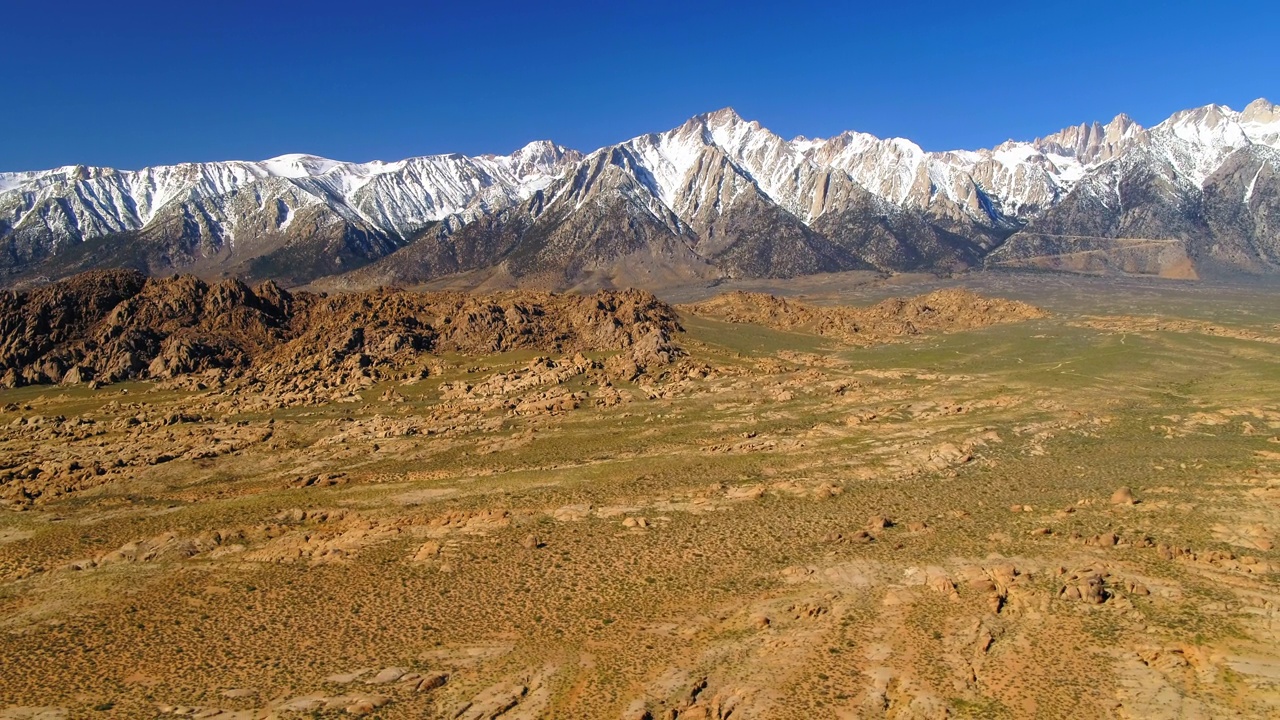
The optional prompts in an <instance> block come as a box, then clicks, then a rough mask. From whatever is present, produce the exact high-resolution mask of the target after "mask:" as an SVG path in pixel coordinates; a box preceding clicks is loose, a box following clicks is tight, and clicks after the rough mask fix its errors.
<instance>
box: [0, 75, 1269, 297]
mask: <svg viewBox="0 0 1280 720" xmlns="http://www.w3.org/2000/svg"><path fill="white" fill-rule="evenodd" d="M1278 159H1280V108H1277V107H1276V106H1275V105H1272V104H1271V103H1269V102H1267V101H1265V100H1257V101H1254V102H1253V103H1250V104H1249V105H1248V106H1247V107H1246V108H1244V110H1242V111H1239V112H1237V111H1234V110H1231V109H1230V108H1227V107H1224V106H1220V105H1208V106H1205V107H1201V108H1196V109H1192V110H1186V111H1183V112H1179V113H1176V114H1175V115H1173V116H1172V117H1170V118H1169V119H1167V120H1165V121H1164V122H1162V123H1160V124H1158V125H1156V126H1155V127H1152V128H1149V129H1148V128H1143V127H1141V126H1139V125H1138V124H1137V123H1135V122H1134V121H1133V120H1131V119H1129V118H1128V117H1126V116H1124V115H1121V116H1118V117H1116V118H1115V119H1114V120H1112V121H1111V122H1109V123H1107V124H1105V125H1102V124H1099V123H1093V124H1090V125H1079V126H1076V127H1071V128H1067V129H1064V130H1062V131H1060V132H1057V133H1054V134H1052V135H1049V136H1046V137H1042V138H1038V139H1036V140H1032V141H1029V142H1023V141H1009V142H1006V143H1003V144H1001V145H999V146H997V147H995V148H991V149H982V150H957V151H949V152H926V151H924V150H923V149H921V148H920V146H919V145H917V144H915V143H913V142H911V141H909V140H905V139H901V138H890V139H881V138H877V137H874V136H871V135H868V134H865V133H858V132H845V133H842V134H840V135H837V136H835V137H832V138H828V139H811V138H805V137H797V138H795V139H792V140H786V139H784V138H782V137H779V136H778V135H776V134H774V133H773V132H771V131H769V130H768V129H767V128H764V127H762V126H761V125H760V124H759V123H757V122H752V121H746V120H744V119H742V118H740V117H739V116H738V115H737V114H736V113H735V112H734V111H733V110H731V109H724V110H719V111H716V112H713V113H709V114H705V115H699V116H697V117H694V118H692V119H690V120H689V121H687V122H686V123H684V124H683V125H681V126H680V127H678V128H674V129H672V130H668V131H666V132H661V133H654V134H649V135H643V136H640V137H636V138H632V139H631V140H628V141H626V142H623V143H620V144H618V145H613V146H609V147H605V148H601V149H599V150H596V151H594V152H592V153H590V154H588V155H583V154H582V153H579V152H577V151H574V150H569V149H566V148H563V147H560V146H558V145H555V144H554V143H551V142H547V141H540V142H534V143H530V144H529V145H527V146H525V147H523V148H521V149H520V150H517V151H516V152H514V153H512V154H511V155H505V156H493V155H488V156H480V157H467V156H463V155H457V154H452V155H436V156H430V157H419V158H410V159H407V160H400V161H397V162H380V161H375V162H370V163H346V162H338V161H334V160H328V159H325V158H320V157H315V156H311V155H284V156H280V157H277V158H272V159H270V160H265V161H261V162H241V161H232V162H211V163H188V164H180V165H171V166H159V167H150V168H143V169H141V170H136V171H129V170H115V169H111V168H98V167H85V166H69V167H62V168H56V169H52V170H43V171H34V172H11V173H0V248H3V252H0V270H3V271H7V273H8V276H9V278H10V282H23V281H25V280H28V279H33V278H35V279H44V278H48V277H53V276H57V275H59V274H62V273H65V272H71V271H75V270H80V269H85V268H87V267H97V266H103V265H110V264H116V265H119V264H125V265H133V266H138V267H141V268H142V269H145V270H148V271H151V272H167V271H173V270H179V269H190V270H192V271H195V272H197V273H204V274H214V275H217V274H232V275H244V276H272V277H277V278H279V279H283V280H285V281H288V282H306V281H310V280H314V279H316V278H319V277H324V276H329V275H338V274H349V273H350V271H352V270H355V269H356V268H360V267H362V266H368V267H364V268H363V269H362V270H360V271H359V272H357V273H355V274H354V275H351V278H352V279H353V281H359V282H374V281H379V282H381V281H391V282H423V281H429V280H433V279H437V278H439V277H442V276H446V275H451V274H456V273H462V272H475V271H480V270H486V271H488V276H489V277H492V276H495V273H496V274H497V275H501V276H502V277H506V278H508V279H515V280H516V281H519V279H520V278H525V277H528V278H537V279H538V282H539V283H542V284H549V285H552V286H572V285H574V284H576V283H578V282H579V281H581V280H582V279H583V277H586V276H591V277H594V278H595V280H596V281H598V282H605V283H607V282H612V281H618V280H628V281H636V282H640V283H643V282H646V277H648V278H649V279H648V280H647V281H648V282H660V281H662V279H663V278H670V277H676V276H680V277H683V276H686V275H689V274H692V275H697V276H715V275H721V276H723V275H729V276H743V275H764V276H787V275H795V274H805V273H810V272H822V271H828V270H842V269H850V268H857V267H877V268H880V269H890V270H906V269H955V268H958V267H967V266H976V265H979V264H982V263H986V264H988V265H993V264H995V265H1013V266H1024V265H1032V266H1036V267H1050V268H1058V269H1068V270H1085V271H1095V270H1100V269H1101V270H1106V269H1108V268H1111V269H1117V268H1118V269H1120V270H1123V271H1130V272H1164V271H1165V270H1166V269H1167V267H1168V266H1169V263H1170V260H1169V257H1174V256H1176V257H1175V260H1174V264H1178V263H1182V262H1183V259H1185V264H1186V265H1187V267H1189V268H1191V270H1190V272H1192V273H1194V272H1195V269H1196V268H1208V267H1220V268H1232V269H1243V270H1248V271H1253V272H1272V271H1276V270H1277V269H1278V268H1280V247H1278V241H1277V238H1276V234H1275V233H1274V232H1273V229H1274V228H1273V225H1272V223H1276V224H1277V225H1280V220H1274V221H1273V220H1272V219H1271V217H1272V215H1275V216H1276V217H1277V218H1280V207H1278V206H1277V204H1276V196H1277V189H1278V188H1277V181H1276V170H1277V168H1280V162H1278ZM1245 175H1248V177H1244V176H1245ZM1135 241H1149V242H1148V245H1142V244H1141V243H1138V242H1135ZM1150 243H1155V245H1151V244H1150ZM1136 247H1159V248H1160V251H1161V253H1163V254H1164V255H1163V258H1164V259H1153V258H1152V257H1151V256H1150V253H1147V254H1146V255H1144V254H1143V252H1142V251H1136V250H1134V249H1133V248H1136ZM1170 248H1172V250H1171V249H1170ZM1170 252H1172V253H1173V256H1170V255H1169V253H1170ZM1081 253H1084V255H1082V256H1080V257H1075V256H1077V255H1080V254H1081ZM1135 253H1136V255H1135ZM1179 253H1181V255H1179ZM1135 258H1136V259H1135ZM628 265H630V266H632V267H630V268H629V269H628V267H627V266H628ZM636 268H641V269H642V270H643V272H641V273H640V274H639V275H636V274H635V273H634V272H632V271H634V270H635V269H636ZM1184 270H1185V268H1184ZM645 273H648V275H647V276H646V275H645ZM1184 274H1185V273H1184Z"/></svg>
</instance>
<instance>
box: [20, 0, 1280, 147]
mask: <svg viewBox="0 0 1280 720" xmlns="http://www.w3.org/2000/svg"><path fill="white" fill-rule="evenodd" d="M1277 30H1280V3H1277V2H1275V0H1271V1H1270V2H1254V1H1241V2H1229V1H1228V2H1218V3H1213V4H1211V3H1208V2H1203V3H1201V2H1195V3H1192V2H1178V1H1176V0H1173V1H1169V2H1141V3H1139V2H1128V1H1126V0H1111V1H1109V2H1105V3H1060V2H1059V3H1040V2H1035V1H1034V0H1032V1H1026V0H1024V1H1023V2H1003V0H988V1H987V2H956V3H945V4H944V3H929V2H917V1H915V0H891V1H890V2H877V3H865V2H824V3H810V2H791V3H786V4H783V3H764V2H751V1H750V0H739V1H738V2H697V1H696V0H683V1H677V2H669V1H668V0H652V1H650V2H622V1H619V2H612V1H611V0H593V1H591V2H512V3H508V2H499V1H494V2H468V1H466V0H459V1H457V2H417V3H412V2H404V3H393V2H378V1H377V0H363V1H362V2H327V1H324V0H312V1H310V2H296V1H294V0H254V1H253V2H246V1H243V0H213V1H206V2H185V1H183V0H166V1H165V2H154V1H152V0H121V2H103V0H95V1H94V2H84V1H83V0H65V1H64V2H60V3H56V4H54V5H50V4H49V3H44V2H28V1H26V0H16V1H14V2H10V3H6V6H5V8H4V11H3V13H2V14H0V37H3V38H4V50H5V52H4V56H5V60H4V75H3V77H4V87H5V93H4V97H5V102H4V106H3V110H0V170H22V169H37V168H45V167H53V166H57V165H65V164H73V163H84V164H91V165H110V166H115V167H123V168H134V167H140V166H144V165H152V164H159V163H173V162H181V161H188V160H191V161H194V160H225V159H263V158H267V157H272V156H275V155H279V154H283V153H287V152H308V153H314V154H318V155H324V156H328V157H333V158H337V159H341V160H357V161H364V160H372V159H379V158H380V159H385V160H393V159H399V158H402V157H408V156H412V155H425V154H432V153H441V152H464V153H468V154H478V153H485V152H508V151H510V150H513V149H515V148H517V147H519V146H521V145H523V144H524V143H526V142H528V141H530V140H535V139H542V138H550V139H553V140H555V141H557V142H559V143H561V144H564V145H568V146H571V147H576V148H578V149H581V150H591V149H594V148H596V147H599V146H601V145H604V144H608V143H611V142H617V141H620V140H623V139H626V138H628V137H632V136H635V135H638V134H641V133H645V132H651V131H658V130H664V129H667V128H670V127H674V126H676V125H678V124H680V123H681V122H682V121H683V120H685V119H686V118H688V117H690V116H692V115H695V114H697V113H700V112H706V111H709V110H714V109H716V108H719V107H723V106H726V105H731V106H733V107H735V108H737V110H738V111H739V112H740V113H741V114H742V115H743V116H745V117H747V118H752V119H757V120H760V121H761V122H762V123H763V124H764V125H766V126H767V127H770V128H772V129H773V130H775V131H776V132H778V133H780V134H782V135H784V136H786V137H791V136H793V135H798V134H804V135H809V136H826V135H832V134H835V133H837V132H839V131H841V130H845V129H855V130H862V131H865V132H870V133H874V134H876V135H880V136H902V137H909V138H911V139H913V140H915V141H917V142H919V143H920V144H921V145H923V146H924V147H925V148H926V149H929V150H942V149H951V148H957V147H959V148H970V147H980V146H990V145H993V144H995V143H998V142H1001V141H1003V140H1005V139H1008V138H1010V137H1015V138H1019V139H1030V138H1032V137H1035V136H1037V135H1043V134H1045V133H1048V132H1052V131H1054V130H1056V129H1058V128H1060V127H1063V126H1066V125H1070V124H1076V123H1079V122H1082V121H1091V120H1095V119H1097V120H1107V119H1110V118H1111V117H1112V116H1114V115H1115V114H1116V113H1119V112H1127V113H1129V114H1130V115H1132V116H1133V117H1134V118H1135V119H1137V120H1138V121H1139V122H1141V123H1143V124H1154V123H1155V122H1158V121H1159V120H1161V119H1163V118H1164V117H1166V116H1167V115H1168V114H1170V113H1171V112H1173V111H1176V110H1179V109H1182V108H1186V107H1191V106H1197V105H1204V104H1207V103H1210V102H1218V103H1224V104H1227V105H1230V106H1232V107H1235V108H1237V109H1238V108H1240V107H1242V106H1243V105H1244V104H1246V103H1247V102H1249V101H1250V100H1252V99H1253V98H1256V97H1259V96H1263V97H1269V98H1270V99H1272V100H1274V101H1280V50H1278V49H1277V41H1276V32H1277Z"/></svg>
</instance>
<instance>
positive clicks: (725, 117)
mask: <svg viewBox="0 0 1280 720" xmlns="http://www.w3.org/2000/svg"><path fill="white" fill-rule="evenodd" d="M699 117H700V118H702V119H703V120H705V121H706V122H707V123H708V124H712V125H723V124H731V123H740V122H742V121H743V120H742V116H741V115H739V114H738V111H737V110H734V109H733V108H731V107H722V108H720V109H719V110H714V111H712V112H709V113H704V114H702V115H700V116H699Z"/></svg>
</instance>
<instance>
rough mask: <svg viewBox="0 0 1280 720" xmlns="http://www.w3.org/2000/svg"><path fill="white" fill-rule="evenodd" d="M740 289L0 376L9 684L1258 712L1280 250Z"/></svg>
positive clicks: (187, 707)
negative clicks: (524, 323) (119, 376)
mask: <svg viewBox="0 0 1280 720" xmlns="http://www.w3.org/2000/svg"><path fill="white" fill-rule="evenodd" d="M957 286H966V287H967V288H968V289H967V290H964V291H958V290H954V289H951V290H946V291H943V292H941V293H937V294H934V295H929V296H926V297H925V299H923V300H916V301H912V302H908V303H896V304H895V303H892V302H889V303H882V304H879V305H875V306H874V308H872V309H870V310H864V309H857V310H854V309H849V308H865V307H868V306H871V305H872V304H873V303H878V302H880V301H882V300H883V299H884V298H886V297H890V296H900V297H909V296H915V295H919V294H922V293H926V292H930V291H934V290H936V289H937V288H940V287H948V288H954V287H957ZM726 289H728V288H715V289H705V288H704V289H701V290H697V291H694V290H689V291H684V292H680V293H673V294H671V296H670V297H668V296H665V295H664V296H662V298H663V299H664V300H669V301H671V302H672V303H674V307H675V312H676V313H678V314H677V315H676V316H675V317H676V318H677V319H678V323H679V329H678V330H673V331H672V332H671V333H670V337H669V343H666V344H661V343H660V344H659V345H658V346H654V347H646V348H643V351H644V353H646V355H645V357H647V358H648V359H649V360H650V362H647V363H646V362H644V359H645V358H642V357H639V353H640V350H641V348H638V347H637V348H635V349H629V348H623V349H621V350H618V349H598V348H593V347H588V346H586V345H582V346H581V347H578V346H574V345H573V344H572V343H561V344H558V345H557V344H556V343H555V342H550V341H548V343H549V344H547V345H546V347H536V345H537V343H536V342H534V343H533V344H532V345H526V346H522V347H520V348H519V349H515V350H508V351H504V352H497V353H483V354H481V353H474V352H473V353H461V352H455V351H441V352H434V351H433V352H418V353H404V352H400V351H397V354H395V355H394V358H393V360H388V361H387V362H385V363H382V364H379V363H380V362H381V361H379V360H378V359H377V357H376V356H375V357H374V359H373V360H369V358H368V356H365V355H362V356H361V358H363V359H358V360H352V357H354V356H351V357H347V358H346V359H345V360H344V361H343V364H342V365H341V368H342V372H341V373H339V374H338V375H334V376H332V377H321V375H322V374H323V373H324V372H326V371H325V366H324V365H323V363H321V364H319V365H317V364H315V363H312V364H306V363H302V364H300V365H298V366H297V367H292V366H290V365H289V364H288V360H287V359H282V358H283V357H284V356H281V355H276V356H273V357H272V359H271V363H272V364H271V365H270V366H269V367H268V366H266V365H263V366H259V365H257V364H253V365H250V366H248V367H247V369H244V370H241V371H236V372H228V371H224V370H209V371H205V372H197V373H188V374H181V373H170V375H172V376H171V377H166V378H163V379H156V380H148V381H126V382H117V383H92V384H89V383H84V382H81V383H76V384H72V383H69V382H64V383H63V384H36V385H26V386H22V387H16V388H13V389H6V390H0V501H2V502H3V505H2V506H0V718H3V719H4V720H18V719H25V720H36V719H39V720H53V719H57V718H72V717H74V718H82V717H83V718H96V717H130V718H134V717H137V718H157V717H160V718H218V719H219V720H232V719H233V718H245V719H248V718H266V717H280V718H295V717H296V718H301V717H338V716H346V715H367V716H371V717H385V718H424V717H425V718H465V719H467V720H481V719H493V718H501V719H502V720H516V719H518V718H540V717H547V718H610V719H626V720H640V719H641V718H651V719H652V720H662V719H667V720H671V719H678V720H689V719H692V718H699V719H704V718H707V719H709V718H717V719H721V720H723V719H726V718H733V719H735V720H736V719H738V718H742V719H749V718H824V717H830V718H882V717H889V718H942V717H989V718H1005V717H1009V718H1030V717H1041V718H1051V717H1072V718H1090V717H1122V718H1166V717H1167V718H1217V717H1228V716H1239V717H1250V718H1257V717H1276V716H1277V715H1280V610H1278V609H1277V605H1278V604H1280V550H1277V549H1276V543H1278V542H1280V538H1278V537H1277V536H1278V535H1280V304H1278V303H1276V302H1275V297H1276V296H1275V288H1274V287H1263V286H1251V285H1224V284H1214V283H1208V282H1205V283H1182V282H1175V281H1147V280H1118V279H1117V280H1102V279H1088V278H1074V277H1067V276H1058V275H1012V274H999V273H991V274H974V275H971V276H967V277H963V278H960V279H949V280H946V279H937V278H927V279H923V278H903V279H891V280H872V279H868V278H861V277H859V278H852V277H846V276H830V277H825V278H822V277H820V278H811V279H808V280H805V281H803V282H801V281H795V282H792V283H788V284H775V285H769V284H767V283H763V282H761V283H757V284H756V285H753V286H747V285H743V286H741V287H736V288H733V289H738V290H750V291H761V292H771V293H775V294H784V293H785V294H790V295H792V296H793V297H792V300H793V302H784V301H781V300H777V299H775V298H769V297H767V296H765V295H755V294H742V293H737V294H727V295H721V294H719V293H720V292H721V291H723V290H726ZM970 291H972V292H970ZM984 298H986V299H984ZM993 298H1006V299H1008V300H1010V301H1022V302H1025V303H1027V304H1026V305H1023V304H1020V303H1016V302H1003V301H999V302H998V301H995V300H991V299H993ZM548 307H550V306H548ZM841 308H843V309H841ZM546 312H547V313H549V315H548V317H550V315H551V314H554V312H558V311H557V310H555V308H551V309H549V310H547V311H546ZM331 330H332V329H331ZM325 342H329V340H328V339H325ZM344 347H345V346H344ZM557 348H559V349H557ZM282 352H283V351H282ZM628 353H631V355H628ZM655 356H660V358H659V359H658V360H655V359H654V358H655ZM388 357H391V356H388ZM157 362H159V361H157ZM255 363H256V361H255ZM152 367H153V368H154V367H156V366H155V365H153V366H152ZM335 367H337V366H335ZM334 378H337V379H334Z"/></svg>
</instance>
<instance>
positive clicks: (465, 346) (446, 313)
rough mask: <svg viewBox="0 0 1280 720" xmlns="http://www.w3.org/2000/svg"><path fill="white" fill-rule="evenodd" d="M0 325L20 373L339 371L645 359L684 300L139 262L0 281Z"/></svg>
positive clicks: (639, 366)
mask: <svg viewBox="0 0 1280 720" xmlns="http://www.w3.org/2000/svg"><path fill="white" fill-rule="evenodd" d="M0 329H2V330H3V338H4V341H3V345H0V376H2V384H3V385H5V386H9V387H13V386H17V385H27V384H39V383H59V382H61V383H68V384H74V383H82V382H83V383H89V382H92V383H99V382H115V381H120V380H129V379H144V378H173V377H178V376H183V375H187V374H190V373H196V372H202V371H208V370H223V371H226V373H230V374H232V375H237V374H240V373H242V372H243V371H245V370H248V369H253V371H254V373H253V375H254V376H255V377H256V378H258V379H263V378H268V379H270V378H290V377H295V376H300V375H302V376H306V375H308V374H310V373H319V374H321V375H323V376H324V379H325V382H336V381H344V380H350V379H352V378H355V377H358V376H363V377H371V376H373V375H374V374H376V373H378V372H380V371H382V370H394V369H401V368H403V367H405V366H407V365H410V364H415V363H416V364H418V365H420V364H421V362H420V356H421V355H423V354H439V353H462V354H489V353H496V352H504V351H508V350H516V349H534V350H540V351H546V352H568V353H572V352H575V351H580V352H591V351H598V352H606V351H608V352H618V351H621V354H622V356H625V358H624V359H625V362H626V363H627V364H628V366H629V367H633V368H634V372H639V371H642V370H644V369H645V368H646V367H654V366H657V365H662V364H666V363H668V362H670V361H671V360H672V359H674V358H675V357H676V356H677V355H679V353H680V351H679V349H678V348H677V347H675V345H674V344H673V342H672V336H673V334H674V333H676V332H678V331H679V329H680V327H679V324H678V323H677V321H676V316H675V311H674V310H673V309H672V308H671V307H670V306H668V305H666V304H664V303H662V302H660V301H658V300H657V298H655V297H654V296H652V295H650V294H648V293H646V292H642V291H638V290H628V291H601V292H598V293H596V294H593V295H553V294H545V293H531V292H514V293H505V294H500V295H490V296H482V295H469V294H464V293H410V292H402V291H398V290H376V291H369V292H360V293H349V294H343V295H338V296H332V297H330V296H325V295H319V294H314V293H308V292H297V293H290V292H288V291H286V290H283V289H281V288H280V287H279V286H278V285H276V284H275V283H273V282H270V281H268V282H265V283H262V284H261V285H259V286H257V287H253V288H251V287H249V286H247V285H245V284H243V283H241V282H240V281H238V280H223V281H221V282H218V283H214V284H209V283H206V282H204V281H203V280H200V279H199V278H196V277H194V276H192V275H179V276H175V277H170V278H164V279H158V278H147V277H145V276H143V275H142V274H141V273H139V272H137V271H130V270H117V271H97V272H89V273H84V274H82V275H77V276H75V277H73V278H70V279H68V280H65V281H62V282H58V283H54V284H51V285H48V286H46V287H41V288H38V289H34V290H29V291H21V292H12V291H6V292H3V293H0ZM226 373H223V374H224V375H225V374H226Z"/></svg>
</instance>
